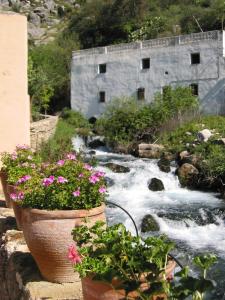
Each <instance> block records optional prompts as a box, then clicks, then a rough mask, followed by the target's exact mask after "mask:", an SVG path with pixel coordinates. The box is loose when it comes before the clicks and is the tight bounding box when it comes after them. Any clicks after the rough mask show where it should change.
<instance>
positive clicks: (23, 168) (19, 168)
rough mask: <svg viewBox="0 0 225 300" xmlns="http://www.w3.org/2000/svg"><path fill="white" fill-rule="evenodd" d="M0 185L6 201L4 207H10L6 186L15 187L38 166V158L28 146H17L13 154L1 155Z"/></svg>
mask: <svg viewBox="0 0 225 300" xmlns="http://www.w3.org/2000/svg"><path fill="white" fill-rule="evenodd" d="M1 162H2V168H1V171H0V177H1V183H2V187H3V192H4V196H5V200H6V206H7V207H12V202H11V201H10V197H9V192H8V185H12V186H13V185H15V184H16V183H17V181H18V180H19V179H20V178H21V177H22V176H25V175H26V174H31V173H32V172H33V171H34V170H36V169H37V168H38V166H39V165H40V157H39V156H38V155H37V154H35V153H34V151H33V150H32V149H31V148H30V147H29V146H28V145H17V146H16V149H15V151H14V152H13V153H9V152H3V153H2V154H1Z"/></svg>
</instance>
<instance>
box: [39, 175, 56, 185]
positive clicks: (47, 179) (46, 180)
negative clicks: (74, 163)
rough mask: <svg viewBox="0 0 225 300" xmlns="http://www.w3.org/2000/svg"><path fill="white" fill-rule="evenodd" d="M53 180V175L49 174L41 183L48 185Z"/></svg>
mask: <svg viewBox="0 0 225 300" xmlns="http://www.w3.org/2000/svg"><path fill="white" fill-rule="evenodd" d="M54 180H55V177H54V176H52V175H51V176H49V177H47V178H44V179H43V180H42V185H44V186H49V185H51V184H52V183H53V182H54Z"/></svg>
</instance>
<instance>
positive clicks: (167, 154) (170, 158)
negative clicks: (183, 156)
mask: <svg viewBox="0 0 225 300" xmlns="http://www.w3.org/2000/svg"><path fill="white" fill-rule="evenodd" d="M175 158H176V155H175V154H173V153H171V152H163V153H162V155H161V159H166V160H168V161H170V162H171V161H173V160H175Z"/></svg>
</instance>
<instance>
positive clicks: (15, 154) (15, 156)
mask: <svg viewBox="0 0 225 300" xmlns="http://www.w3.org/2000/svg"><path fill="white" fill-rule="evenodd" d="M17 157H18V156H17V153H16V152H13V153H12V154H11V158H12V160H16V159H17Z"/></svg>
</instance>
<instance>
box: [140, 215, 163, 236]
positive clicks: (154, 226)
mask: <svg viewBox="0 0 225 300" xmlns="http://www.w3.org/2000/svg"><path fill="white" fill-rule="evenodd" d="M159 229H160V227H159V225H158V223H157V222H156V220H155V219H154V217H153V216H152V215H150V214H148V215H146V216H144V218H143V219H142V222H141V232H148V231H159Z"/></svg>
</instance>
